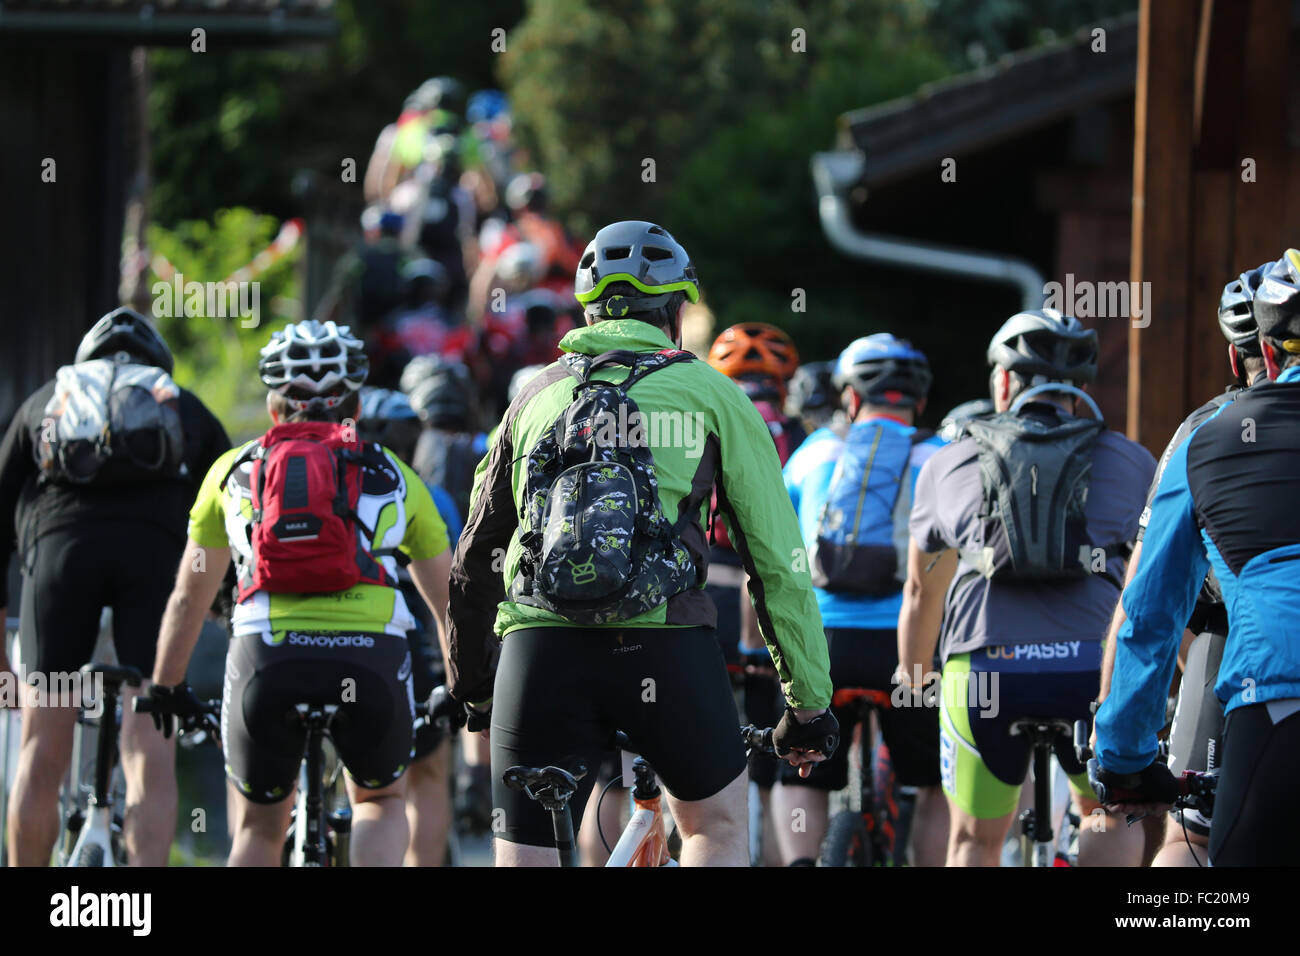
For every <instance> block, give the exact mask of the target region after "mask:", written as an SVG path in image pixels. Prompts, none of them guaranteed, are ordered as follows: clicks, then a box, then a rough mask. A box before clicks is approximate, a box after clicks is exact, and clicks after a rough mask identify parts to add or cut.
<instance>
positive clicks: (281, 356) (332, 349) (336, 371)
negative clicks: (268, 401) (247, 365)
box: [257, 319, 370, 411]
mask: <svg viewBox="0 0 1300 956" xmlns="http://www.w3.org/2000/svg"><path fill="white" fill-rule="evenodd" d="M369 368H370V363H369V361H368V359H367V358H366V352H365V346H364V345H363V344H362V342H361V340H360V339H356V338H353V337H352V330H351V329H350V328H348V326H346V325H342V326H340V325H335V324H334V323H333V322H318V321H316V320H315V319H309V320H307V321H306V322H299V323H297V324H296V325H295V324H294V323H292V322H291V323H289V324H288V325H286V326H285V327H284V328H283V329H281V330H280V331H278V332H273V333H272V334H271V341H269V342H267V343H266V345H264V346H262V355H261V358H260V359H259V360H258V363H257V372H258V374H259V375H260V376H261V378H262V383H263V384H264V385H265V386H266V387H267V388H269V389H271V390H272V391H274V392H279V393H280V394H281V395H283V396H284V397H285V398H286V399H287V400H288V402H289V404H290V405H291V406H292V407H293V408H294V409H295V410H297V411H302V410H304V409H306V408H308V407H310V406H313V405H316V406H322V407H324V408H335V407H337V406H338V405H340V404H342V403H343V400H344V399H345V398H347V397H348V396H349V395H351V394H352V393H353V392H355V391H356V390H357V389H359V388H361V385H362V383H364V382H365V380H366V373H367V372H368V371H369Z"/></svg>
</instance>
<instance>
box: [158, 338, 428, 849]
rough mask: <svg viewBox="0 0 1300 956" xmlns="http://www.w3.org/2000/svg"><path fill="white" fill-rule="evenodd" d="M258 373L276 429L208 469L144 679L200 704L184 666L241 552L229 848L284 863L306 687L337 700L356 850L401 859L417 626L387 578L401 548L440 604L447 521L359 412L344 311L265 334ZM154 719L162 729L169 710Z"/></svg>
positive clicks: (163, 694) (227, 701)
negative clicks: (364, 437) (235, 796)
mask: <svg viewBox="0 0 1300 956" xmlns="http://www.w3.org/2000/svg"><path fill="white" fill-rule="evenodd" d="M258 373H259V375H260V377H261V379H262V382H263V383H264V384H265V385H266V387H267V388H268V389H269V391H268V393H267V399H266V406H267V412H268V414H269V415H270V418H271V421H272V422H273V424H274V426H275V427H274V428H272V429H271V431H269V432H268V433H267V434H266V435H264V436H262V437H261V438H260V439H257V440H255V441H252V442H249V443H247V444H245V445H243V446H242V447H241V448H239V449H232V450H231V451H230V452H228V453H227V454H225V455H223V456H222V457H221V458H220V459H218V460H217V462H216V463H215V464H214V465H213V466H212V468H211V469H210V470H209V471H208V473H207V477H206V478H205V479H204V480H203V485H202V488H201V489H200V490H199V494H198V497H197V498H196V499H195V501H194V504H193V507H192V508H191V509H190V525H189V538H190V540H189V542H188V543H187V544H186V558H185V560H183V561H182V562H181V563H180V567H179V570H178V571H177V573H176V584H175V587H174V589H173V590H172V594H171V597H170V599H169V600H168V603H167V611H166V614H165V615H164V617H163V623H162V635H161V637H160V640H159V651H158V660H157V664H156V665H155V668H154V686H153V687H152V688H151V694H152V696H153V697H154V698H155V701H156V702H157V704H158V706H159V708H160V709H161V711H162V712H163V713H164V714H165V713H171V714H178V715H184V714H186V713H192V712H193V710H194V707H195V705H196V701H195V700H194V695H193V692H192V691H191V690H190V688H189V685H188V684H185V683H184V680H185V668H186V664H187V663H188V661H189V658H190V655H191V653H192V652H193V650H194V642H195V640H196V638H197V637H198V631H199V625H200V624H201V622H202V618H203V612H204V609H206V608H207V606H208V605H209V604H210V603H211V601H212V598H213V597H214V596H215V595H216V593H217V590H218V589H219V588H220V587H221V583H222V580H223V578H224V577H225V573H226V569H227V567H228V566H229V563H230V559H231V556H232V553H233V556H234V560H235V566H236V571H237V573H238V580H239V601H238V603H237V604H236V605H235V610H234V615H233V618H232V621H231V634H232V637H231V642H230V650H229V653H228V655H227V658H226V679H225V688H224V693H223V700H222V711H221V723H222V734H221V736H222V747H223V750H224V755H225V761H226V774H227V776H228V777H229V778H230V780H231V782H232V783H233V784H234V785H235V787H236V788H237V789H238V791H239V793H240V799H239V800H238V801H237V802H236V804H235V806H234V807H233V809H232V816H233V819H234V826H235V835H234V841H233V847H232V849H231V853H230V864H231V865H232V866H239V865H243V866H250V865H260V866H274V865H278V864H279V862H280V854H281V849H282V846H283V842H284V834H285V831H286V828H287V827H288V824H289V815H290V811H291V810H292V808H293V791H294V782H295V779H296V777H297V774H298V767H299V764H300V762H301V759H302V753H303V746H304V741H305V728H303V727H302V726H301V725H298V724H296V723H292V722H290V720H289V719H288V718H287V717H286V715H289V716H290V717H291V716H292V715H294V709H295V707H296V706H297V705H298V704H300V703H305V704H311V705H316V706H326V705H331V704H333V705H337V706H338V708H339V709H338V712H337V715H336V717H335V718H334V720H333V721H332V724H331V727H330V734H331V737H332V738H333V741H334V745H335V748H336V749H337V751H338V753H339V756H340V757H341V758H342V760H343V764H344V766H345V767H346V768H347V770H348V778H347V789H348V798H349V800H350V801H351V804H352V808H353V831H352V832H353V840H352V850H351V858H352V862H353V863H354V864H356V865H386V866H395V865H397V864H398V863H400V862H401V860H402V857H403V855H404V854H405V852H406V849H407V844H408V828H407V822H406V813H405V805H404V801H403V793H404V785H405V780H404V779H402V774H403V772H404V771H405V770H406V768H407V766H408V765H409V764H410V761H411V755H412V749H413V746H412V724H413V720H414V701H413V698H412V695H411V669H412V664H411V653H410V649H409V647H408V645H407V640H406V636H407V634H408V632H410V630H411V629H412V628H413V627H415V619H414V617H413V615H412V613H411V610H410V608H409V606H408V605H407V603H406V600H405V598H404V597H403V596H402V593H401V591H400V590H399V589H398V588H397V587H396V586H395V585H396V578H397V567H398V563H399V559H398V555H401V556H403V557H402V560H407V559H409V560H407V564H406V569H407V571H408V572H409V574H410V576H411V579H412V580H413V581H414V582H415V586H416V588H417V589H418V590H419V592H420V596H421V597H423V598H424V601H425V603H426V604H427V606H428V607H429V609H430V610H431V611H432V612H433V614H434V616H435V620H437V619H440V618H441V615H442V614H443V612H444V609H445V607H446V580H447V569H448V566H449V558H448V554H447V532H446V528H445V526H444V525H443V522H442V519H441V518H440V517H439V516H438V511H437V509H436V508H435V506H434V503H433V499H432V498H431V497H430V495H429V489H428V488H427V487H426V486H425V484H424V482H423V481H421V480H420V479H419V478H418V477H417V476H416V474H415V472H413V471H411V469H410V468H409V467H408V466H407V465H406V464H404V463H403V462H402V461H401V460H400V459H399V458H397V456H396V455H394V454H393V453H392V452H391V451H388V450H386V449H384V448H382V447H381V446H378V445H375V444H367V443H361V442H359V441H358V440H357V438H356V432H355V428H352V427H350V425H351V424H353V423H355V421H356V419H357V415H358V412H359V404H360V403H359V400H358V389H360V387H361V384H362V382H364V381H365V377H366V358H365V352H364V350H363V347H362V343H361V342H360V340H358V339H356V338H353V337H352V335H351V334H350V332H349V329H348V327H347V326H342V327H339V326H336V325H335V324H334V323H332V322H325V323H320V322H316V321H308V322H300V323H298V324H296V325H294V324H290V325H287V326H285V327H284V329H283V330H281V331H277V332H275V333H274V334H273V335H272V336H271V339H270V341H269V342H268V343H267V344H266V346H264V347H263V349H262V352H261V357H260V359H259V361H258ZM277 516H278V517H277ZM272 518H275V520H274V521H272V520H271V519H272ZM349 519H350V520H349ZM350 582H355V583H350ZM439 631H440V636H441V627H440V626H439ZM157 720H158V723H159V724H160V725H161V726H162V727H163V728H164V730H165V731H166V732H170V726H171V725H170V720H169V719H165V718H163V717H159V718H158V719H157Z"/></svg>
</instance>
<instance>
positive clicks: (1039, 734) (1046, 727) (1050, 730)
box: [1010, 717, 1074, 743]
mask: <svg viewBox="0 0 1300 956" xmlns="http://www.w3.org/2000/svg"><path fill="white" fill-rule="evenodd" d="M1010 733H1011V736H1013V737H1021V736H1023V737H1028V738H1029V739H1030V740H1031V741H1033V742H1034V743H1038V742H1040V741H1042V742H1052V741H1054V740H1056V738H1057V737H1066V738H1068V739H1070V740H1071V741H1073V739H1074V721H1071V720H1066V719H1064V718H1063V717H1018V718H1017V719H1015V720H1013V721H1011V728H1010Z"/></svg>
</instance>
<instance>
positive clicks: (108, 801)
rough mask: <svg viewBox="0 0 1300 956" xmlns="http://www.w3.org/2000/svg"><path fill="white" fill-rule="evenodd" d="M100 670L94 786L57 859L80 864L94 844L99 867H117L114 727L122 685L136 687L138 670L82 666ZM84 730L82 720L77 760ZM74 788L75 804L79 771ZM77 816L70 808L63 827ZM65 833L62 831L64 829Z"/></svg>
mask: <svg viewBox="0 0 1300 956" xmlns="http://www.w3.org/2000/svg"><path fill="white" fill-rule="evenodd" d="M97 672H102V673H103V674H104V680H103V694H104V699H103V700H102V701H100V706H101V708H102V710H103V713H102V714H101V715H100V717H99V727H98V733H97V735H96V738H95V780H94V788H93V789H92V790H91V792H90V795H89V796H88V797H87V800H86V813H85V816H84V818H83V819H82V820H81V821H80V823H79V824H75V826H76V833H77V838H76V841H75V842H74V843H73V845H72V847H71V849H70V850H69V851H68V853H67V854H66V856H64V857H63V859H62V860H61V861H60V862H61V863H62V864H63V865H64V866H80V865H81V863H82V860H83V859H84V858H85V856H86V854H87V853H88V852H89V851H90V850H91V849H92V848H95V847H98V848H99V850H100V854H99V863H98V864H97V865H99V866H106V867H108V866H117V853H116V850H117V845H116V841H115V839H114V836H115V834H114V832H113V775H114V772H115V771H116V769H117V745H118V740H117V738H118V730H119V729H120V727H121V720H122V713H121V706H122V689H123V685H130V686H132V687H139V686H140V683H141V677H140V675H139V673H137V672H136V671H134V670H132V669H130V668H124V667H114V666H111V665H98V664H87V665H86V666H85V667H83V668H82V673H83V674H87V675H90V674H94V673H97ZM84 732H85V724H84V720H83V722H82V724H81V726H79V727H78V738H79V739H78V745H77V748H76V753H77V759H78V761H79V760H80V754H81V740H80V736H81V734H83V733H84ZM75 779H76V789H75V790H74V792H73V797H72V799H73V801H74V804H75V800H76V790H80V771H79V770H78V772H77V774H76V777H75ZM79 815H80V811H79V810H74V811H73V812H72V813H69V815H68V816H67V817H66V818H65V821H66V822H65V827H69V826H71V825H73V821H74V820H75V819H76V818H77V817H78V816H79ZM65 832H66V830H65Z"/></svg>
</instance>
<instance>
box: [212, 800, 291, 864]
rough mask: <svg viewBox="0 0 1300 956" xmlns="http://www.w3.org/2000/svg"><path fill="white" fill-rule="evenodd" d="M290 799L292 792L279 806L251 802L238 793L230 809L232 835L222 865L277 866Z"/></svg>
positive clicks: (287, 818)
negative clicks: (225, 860) (226, 857)
mask: <svg viewBox="0 0 1300 956" xmlns="http://www.w3.org/2000/svg"><path fill="white" fill-rule="evenodd" d="M296 789H297V788H295V790H296ZM235 792H236V793H238V791H235ZM293 799H294V793H293V792H290V794H289V796H287V797H285V798H284V799H283V800H281V801H280V802H279V803H253V802H252V801H251V800H249V799H248V798H247V797H245V796H244V795H243V794H242V793H241V794H239V795H238V797H237V799H235V801H234V802H233V804H232V805H231V807H230V810H231V817H232V819H233V821H234V833H235V835H234V839H233V840H232V841H231V846H230V859H229V860H228V861H227V863H226V865H227V866H279V865H280V860H281V856H282V854H283V852H284V837H285V834H286V833H287V832H288V831H289V818H290V816H291V815H292V813H293Z"/></svg>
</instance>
